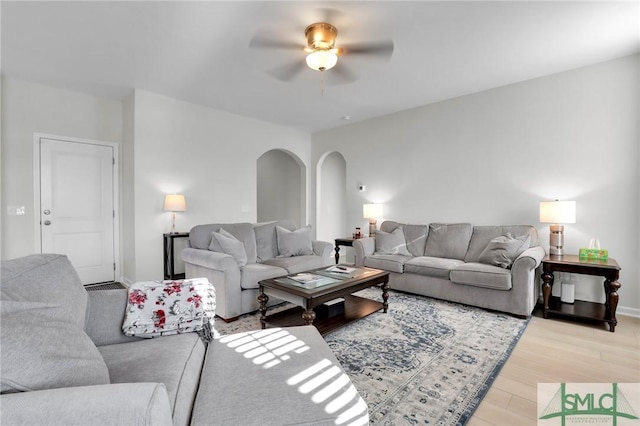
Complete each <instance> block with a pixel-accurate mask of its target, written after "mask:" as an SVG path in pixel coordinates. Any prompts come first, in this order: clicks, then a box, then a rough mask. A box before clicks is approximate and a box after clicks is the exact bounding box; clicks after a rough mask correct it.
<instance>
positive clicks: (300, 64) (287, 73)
mask: <svg viewBox="0 0 640 426" xmlns="http://www.w3.org/2000/svg"><path fill="white" fill-rule="evenodd" d="M306 67H307V66H306V64H305V63H304V61H295V62H291V63H289V64H286V65H282V66H280V67H277V68H273V69H271V70H269V71H267V72H268V73H269V74H271V75H272V76H274V77H275V78H277V79H278V80H281V81H291V80H293V79H294V78H295V77H297V76H298V74H300V73H301V72H302V71H303V70H304V69H305V68H306Z"/></svg>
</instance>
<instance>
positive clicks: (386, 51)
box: [249, 22, 393, 83]
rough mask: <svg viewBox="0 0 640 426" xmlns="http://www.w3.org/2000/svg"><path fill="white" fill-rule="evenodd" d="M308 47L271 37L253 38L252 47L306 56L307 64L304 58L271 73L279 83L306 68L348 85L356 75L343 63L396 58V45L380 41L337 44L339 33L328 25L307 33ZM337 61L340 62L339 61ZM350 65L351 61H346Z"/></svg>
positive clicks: (311, 28)
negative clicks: (281, 50)
mask: <svg viewBox="0 0 640 426" xmlns="http://www.w3.org/2000/svg"><path fill="white" fill-rule="evenodd" d="M304 36H305V39H306V46H302V44H301V43H300V44H299V43H295V42H294V43H291V42H287V41H282V40H279V39H277V38H273V37H269V36H261V35H260V36H258V35H257V36H254V37H253V38H252V39H251V42H250V43H249V47H250V48H252V49H290V50H298V51H300V52H305V53H306V60H305V61H303V60H302V55H301V56H300V57H299V58H298V59H296V60H294V61H292V62H290V63H288V64H285V65H283V66H280V67H278V68H275V69H272V70H271V71H267V72H269V74H271V75H273V76H274V77H276V78H277V79H279V80H282V81H290V80H292V79H293V78H294V77H296V76H297V75H298V74H299V73H301V72H302V71H303V70H304V69H305V62H306V65H307V66H308V67H309V68H311V69H312V70H315V71H319V72H322V73H324V72H325V71H328V70H332V71H331V74H332V75H333V76H335V77H336V78H335V79H334V82H335V83H339V82H342V83H346V82H352V81H355V80H356V76H355V74H354V73H353V72H352V71H351V70H350V69H349V68H348V67H347V66H346V65H345V64H344V62H343V59H344V58H349V57H355V56H366V57H371V58H377V59H382V60H388V59H389V58H390V57H391V55H392V54H393V41H391V40H379V41H372V42H364V43H344V44H340V43H338V44H336V38H337V36H338V30H337V28H336V27H335V26H333V25H332V24H330V23H328V22H315V23H313V24H311V25H309V26H307V27H306V28H305V30H304ZM338 58H341V60H340V61H338ZM346 62H348V59H347V61H346Z"/></svg>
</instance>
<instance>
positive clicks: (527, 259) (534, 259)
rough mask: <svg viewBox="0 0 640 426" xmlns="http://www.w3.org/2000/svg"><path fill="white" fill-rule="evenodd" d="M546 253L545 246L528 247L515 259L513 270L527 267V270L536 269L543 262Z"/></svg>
mask: <svg viewBox="0 0 640 426" xmlns="http://www.w3.org/2000/svg"><path fill="white" fill-rule="evenodd" d="M545 255H546V253H545V251H544V248H542V246H535V247H529V248H528V249H526V250H525V251H524V252H522V254H521V255H520V256H518V257H517V258H516V260H514V261H513V266H512V267H511V270H512V271H513V270H514V269H516V268H525V269H527V270H535V269H536V268H537V267H538V266H540V263H542V259H543V258H544V256H545Z"/></svg>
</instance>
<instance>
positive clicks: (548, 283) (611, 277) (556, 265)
mask: <svg viewBox="0 0 640 426" xmlns="http://www.w3.org/2000/svg"><path fill="white" fill-rule="evenodd" d="M542 271H543V272H542V282H543V283H542V295H543V297H544V306H543V316H544V318H547V317H548V315H549V314H555V315H560V316H564V317H573V318H582V319H590V320H597V321H603V322H606V323H608V324H609V331H611V332H612V333H613V332H614V331H615V328H616V324H618V320H617V319H616V309H617V307H618V289H619V288H620V287H621V284H620V283H619V282H618V278H619V276H620V265H618V262H616V261H615V259H612V258H609V259H608V260H589V259H580V258H579V257H578V256H576V255H571V254H568V255H567V254H565V255H563V256H556V255H550V256H546V257H545V258H544V259H542ZM555 271H557V272H569V273H574V274H584V275H597V276H601V277H604V294H605V303H604V305H603V304H601V303H593V302H585V301H581V300H576V301H575V302H574V303H573V304H567V303H562V302H561V301H560V298H558V297H553V296H551V288H552V286H553V281H554V277H553V273H554V272H555Z"/></svg>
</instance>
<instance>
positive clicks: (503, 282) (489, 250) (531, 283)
mask: <svg viewBox="0 0 640 426" xmlns="http://www.w3.org/2000/svg"><path fill="white" fill-rule="evenodd" d="M353 248H354V250H355V263H356V266H369V267H372V268H378V269H384V270H387V271H389V272H390V276H389V284H390V285H391V288H392V289H395V290H402V291H407V292H411V293H416V294H420V295H424V296H429V297H434V298H438V299H444V300H449V301H452V302H457V303H464V304H467V305H473V306H478V307H481V308H487V309H492V310H496V311H502V312H507V313H510V314H514V315H517V316H522V317H527V316H529V315H531V312H532V311H533V309H534V308H535V305H536V302H537V300H538V285H537V282H538V281H537V274H536V268H538V266H539V265H540V262H541V261H542V258H543V257H544V256H545V251H544V249H543V248H542V247H541V246H540V245H539V244H538V232H537V230H536V228H534V227H533V226H528V225H512V226H472V225H471V224H468V223H457V224H443V223H432V224H429V225H413V224H401V223H397V222H393V221H386V222H383V223H382V224H381V226H380V231H376V238H375V239H374V238H363V239H359V240H355V241H354V244H353Z"/></svg>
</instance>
